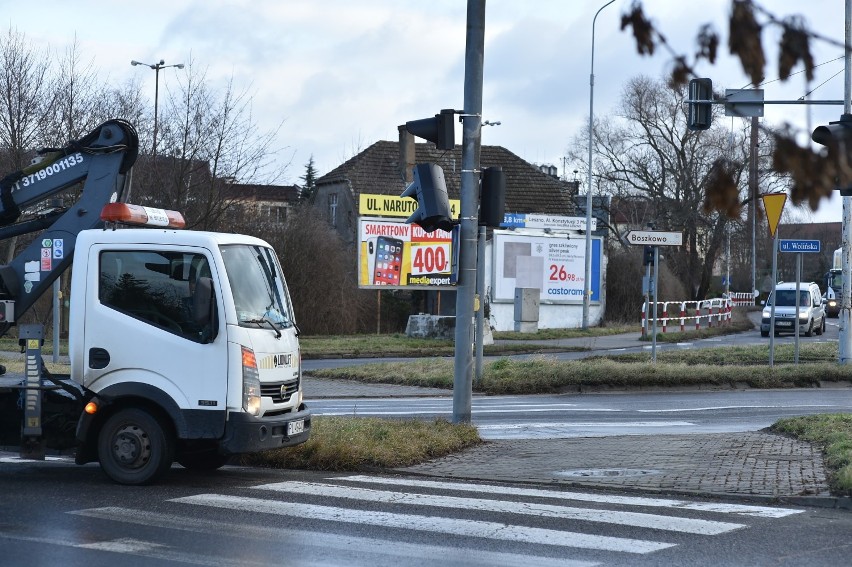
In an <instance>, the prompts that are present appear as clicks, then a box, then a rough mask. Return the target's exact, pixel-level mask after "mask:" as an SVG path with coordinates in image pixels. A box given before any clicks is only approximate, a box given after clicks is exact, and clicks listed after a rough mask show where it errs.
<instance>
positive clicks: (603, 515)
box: [253, 482, 745, 535]
mask: <svg viewBox="0 0 852 567" xmlns="http://www.w3.org/2000/svg"><path fill="white" fill-rule="evenodd" d="M253 488H254V489H258V490H271V491H274V492H284V493H288V494H308V495H311V496H323V497H332V498H346V499H351V500H365V501H368V502H382V503H385V504H409V505H412V506H434V507H437V508H458V509H462V510H477V511H481V512H498V513H505V514H523V515H527V516H537V517H547V518H559V519H562V520H579V521H584V522H598V523H604V524H617V525H625V526H634V527H638V528H650V529H655V530H666V531H670V532H682V533H689V534H700V535H718V534H722V533H727V532H730V531H733V530H737V529H740V528H743V527H745V526H744V525H743V524H732V523H728V522H714V521H709V520H695V519H692V518H677V517H672V516H659V515H656V514H642V513H637V512H621V511H617V510H601V509H588V508H573V507H569V506H554V505H550V504H539V503H530V502H511V501H501V500H483V499H480V498H461V497H457V496H440V495H435V494H410V493H406V492H390V491H384V490H374V489H370V488H357V487H351V486H335V485H329V484H319V483H313V482H277V483H272V484H263V485H260V486H254V487H253ZM504 495H505V493H504Z"/></svg>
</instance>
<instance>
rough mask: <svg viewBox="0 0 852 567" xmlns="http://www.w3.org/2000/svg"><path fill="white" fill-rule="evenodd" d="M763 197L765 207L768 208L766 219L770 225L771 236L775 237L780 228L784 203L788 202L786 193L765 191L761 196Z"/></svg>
mask: <svg viewBox="0 0 852 567" xmlns="http://www.w3.org/2000/svg"><path fill="white" fill-rule="evenodd" d="M760 198H761V199H763V208H764V209H765V210H766V221H767V224H768V225H769V236H771V237H772V238H775V231H776V230H778V221H780V220H781V213H782V212H783V211H784V203H786V202H787V194H786V193H765V194H763V195H761V196H760Z"/></svg>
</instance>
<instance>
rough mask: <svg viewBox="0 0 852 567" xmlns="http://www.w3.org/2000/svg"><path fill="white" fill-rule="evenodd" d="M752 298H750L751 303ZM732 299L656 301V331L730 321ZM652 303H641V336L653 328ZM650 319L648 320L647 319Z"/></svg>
mask: <svg viewBox="0 0 852 567" xmlns="http://www.w3.org/2000/svg"><path fill="white" fill-rule="evenodd" d="M753 302H754V298H752V303H753ZM732 307H733V301H732V300H731V299H730V298H725V297H722V298H716V299H704V300H701V301H658V302H657V331H658V332H662V333H666V332H669V331H670V330H673V329H670V327H672V326H677V327H678V329H677V330H679V331H681V332H683V331H686V330H687V327H688V328H689V330H692V329H695V330H696V331H698V330H700V329H701V328H702V324H703V325H704V328H710V327H718V326H720V325H724V324H728V323H729V322H730V321H731V309H732ZM653 317H654V304H653V302H651V303H649V302H645V303H643V304H642V336H643V337H645V336H648V330H649V329H652V328H653ZM649 320H650V321H649Z"/></svg>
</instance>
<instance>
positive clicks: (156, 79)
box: [151, 64, 161, 157]
mask: <svg viewBox="0 0 852 567" xmlns="http://www.w3.org/2000/svg"><path fill="white" fill-rule="evenodd" d="M160 68H161V67H160V65H159V64H157V65H155V66H154V148H153V150H152V152H151V153H152V155H153V156H154V157H157V114H158V107H159V101H160Z"/></svg>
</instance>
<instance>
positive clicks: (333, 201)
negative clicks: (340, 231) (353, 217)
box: [328, 193, 337, 227]
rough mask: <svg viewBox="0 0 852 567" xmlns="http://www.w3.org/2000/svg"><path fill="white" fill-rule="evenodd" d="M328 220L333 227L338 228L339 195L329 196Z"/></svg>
mask: <svg viewBox="0 0 852 567" xmlns="http://www.w3.org/2000/svg"><path fill="white" fill-rule="evenodd" d="M328 220H329V221H330V222H331V226H334V227H336V226H337V193H329V194H328Z"/></svg>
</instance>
